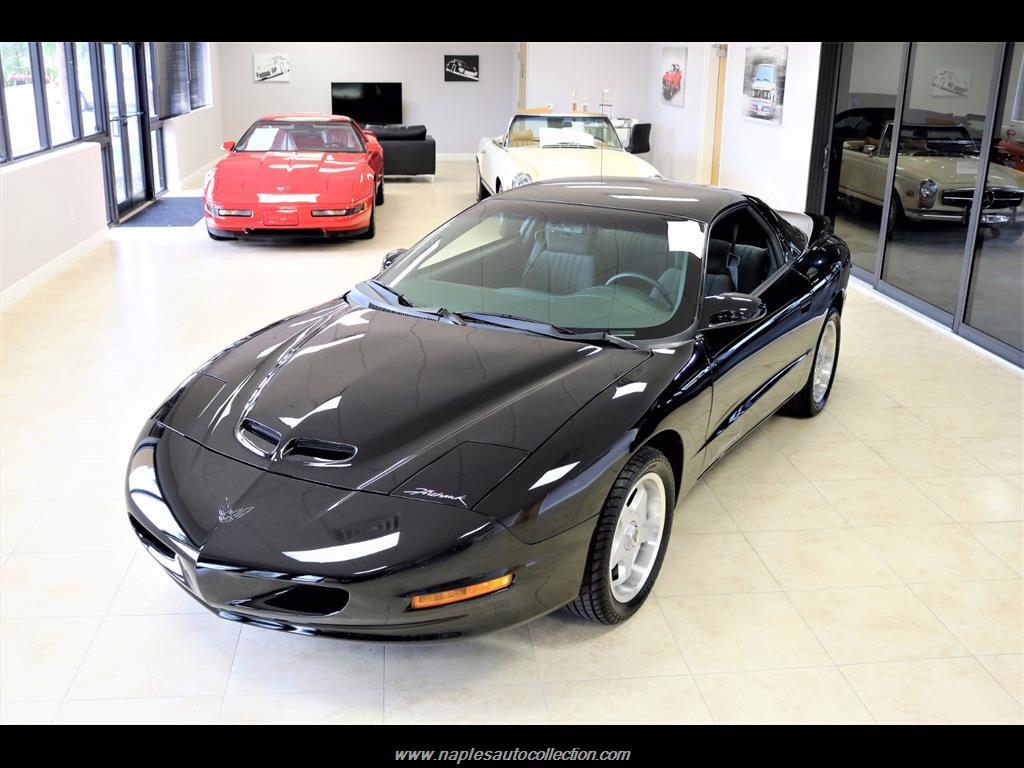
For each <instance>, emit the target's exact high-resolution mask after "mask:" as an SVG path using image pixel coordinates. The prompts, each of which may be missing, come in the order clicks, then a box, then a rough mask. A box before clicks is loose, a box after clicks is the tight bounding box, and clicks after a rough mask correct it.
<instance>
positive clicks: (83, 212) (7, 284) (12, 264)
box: [0, 142, 107, 305]
mask: <svg viewBox="0 0 1024 768" xmlns="http://www.w3.org/2000/svg"><path fill="white" fill-rule="evenodd" d="M101 163H102V161H101V159H100V145H99V144H96V143H95V142H82V143H80V144H74V145H72V146H70V147H67V148H65V149H58V150H55V151H53V152H47V153H46V154H43V155H40V156H38V157H33V158H29V159H27V160H22V161H20V162H17V163H11V164H10V165H0V289H3V291H4V295H3V302H2V303H3V304H5V305H6V304H8V303H9V302H10V301H11V300H13V299H15V298H17V297H18V296H19V295H20V293H22V292H23V291H24V290H27V288H28V287H30V286H28V285H27V283H28V282H32V283H33V284H34V283H35V282H36V280H38V279H41V278H42V277H45V275H46V274H47V273H48V271H49V270H48V269H47V267H48V266H49V267H50V268H53V267H56V266H58V265H59V264H62V263H66V262H67V261H69V260H70V259H71V258H73V257H74V256H77V255H79V253H80V251H81V249H82V245H83V243H87V244H89V245H95V243H96V242H97V241H98V240H99V239H101V238H103V237H106V232H107V214H106V208H105V205H104V191H103V166H102V164H101ZM58 259H59V261H57V260H58ZM37 270H42V272H39V271H37ZM30 275H33V276H34V278H33V277H29V276H30ZM25 278H29V279H28V281H26V280H25ZM19 281H22V283H21V284H20V285H18V286H16V285H15V284H16V283H19ZM12 291H13V292H12ZM16 294H17V295H16Z"/></svg>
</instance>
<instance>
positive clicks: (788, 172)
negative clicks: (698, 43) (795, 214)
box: [719, 43, 821, 211]
mask: <svg viewBox="0 0 1024 768" xmlns="http://www.w3.org/2000/svg"><path fill="white" fill-rule="evenodd" d="M747 45H752V43H729V57H728V61H727V64H726V67H727V69H726V82H725V105H724V109H725V115H724V119H723V125H722V156H721V164H720V168H719V184H720V185H721V186H723V187H732V188H734V189H738V190H740V191H742V192H746V193H748V194H752V195H755V196H756V197H759V198H761V199H762V200H764V201H765V202H766V203H768V204H769V205H771V206H773V207H775V208H778V209H780V210H787V211H802V210H804V208H805V207H806V204H807V176H808V172H809V170H810V160H811V158H810V151H811V137H812V133H813V128H814V109H815V104H816V97H817V87H818V64H819V58H820V55H821V44H820V43H758V45H788V46H789V51H788V57H787V64H786V91H785V95H784V101H783V115H782V124H781V125H776V124H774V123H769V122H767V121H764V122H754V121H752V120H748V119H747V118H746V117H744V114H743V112H744V107H745V99H744V95H743V69H744V60H745V57H746V46H747Z"/></svg>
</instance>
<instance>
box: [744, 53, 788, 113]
mask: <svg viewBox="0 0 1024 768" xmlns="http://www.w3.org/2000/svg"><path fill="white" fill-rule="evenodd" d="M788 55H789V48H788V46H785V45H751V46H748V47H747V51H746V58H745V59H744V63H743V96H744V98H743V116H744V117H746V118H747V119H749V120H756V121H759V122H767V123H774V124H775V125H782V102H783V100H784V98H785V95H786V59H787V58H788Z"/></svg>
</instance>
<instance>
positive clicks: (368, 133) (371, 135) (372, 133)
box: [363, 128, 377, 139]
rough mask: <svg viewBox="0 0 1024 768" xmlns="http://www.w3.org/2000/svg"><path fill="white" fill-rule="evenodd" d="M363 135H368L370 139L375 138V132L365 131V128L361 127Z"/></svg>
mask: <svg viewBox="0 0 1024 768" xmlns="http://www.w3.org/2000/svg"><path fill="white" fill-rule="evenodd" d="M363 135H364V136H368V137H370V138H371V139H376V138H377V134H376V133H374V132H373V131H367V130H366V129H365V128H364V129H363Z"/></svg>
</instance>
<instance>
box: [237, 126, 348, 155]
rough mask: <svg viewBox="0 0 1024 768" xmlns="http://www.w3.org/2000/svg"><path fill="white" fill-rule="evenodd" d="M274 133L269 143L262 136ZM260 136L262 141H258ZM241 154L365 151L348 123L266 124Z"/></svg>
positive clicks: (246, 141)
mask: <svg viewBox="0 0 1024 768" xmlns="http://www.w3.org/2000/svg"><path fill="white" fill-rule="evenodd" d="M264 131H274V134H273V139H272V140H271V141H269V142H267V140H266V137H265V136H263V135H261V132H264ZM256 137H259V138H256ZM239 146H240V149H239V151H243V152H244V151H249V152H268V151H269V152H324V151H328V150H330V151H335V152H364V151H365V149H364V148H363V143H362V141H360V139H359V136H357V135H356V132H355V130H354V129H353V128H352V126H350V125H349V124H347V123H335V124H326V125H323V124H321V125H317V124H311V123H310V124H307V123H303V124H286V125H278V124H274V123H263V124H260V125H257V126H254V128H253V129H252V130H251V131H250V133H249V135H248V136H246V137H245V138H244V139H243V141H242V142H240V143H239Z"/></svg>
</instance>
